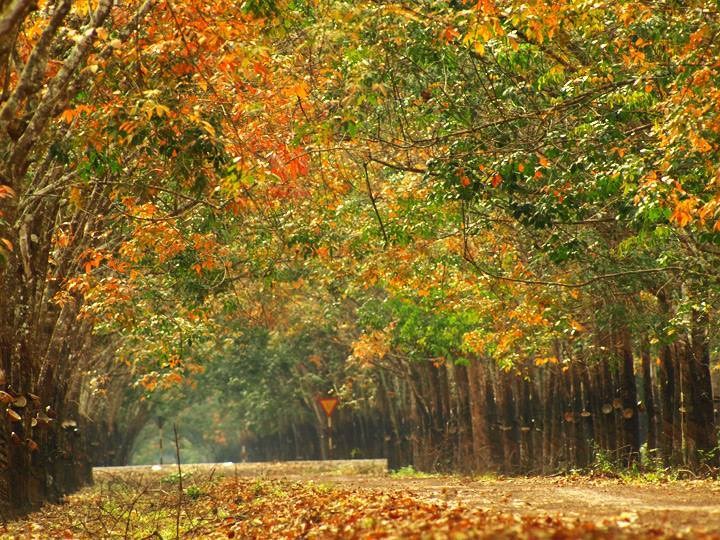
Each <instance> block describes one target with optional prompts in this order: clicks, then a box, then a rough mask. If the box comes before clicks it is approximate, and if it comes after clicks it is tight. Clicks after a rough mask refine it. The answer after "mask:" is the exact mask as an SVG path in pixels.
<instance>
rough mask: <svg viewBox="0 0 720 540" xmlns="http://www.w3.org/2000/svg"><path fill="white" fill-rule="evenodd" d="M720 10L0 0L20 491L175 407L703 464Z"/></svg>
mask: <svg viewBox="0 0 720 540" xmlns="http://www.w3.org/2000/svg"><path fill="white" fill-rule="evenodd" d="M717 10H718V7H717V4H716V3H715V2H710V1H709V0H693V1H689V2H676V1H673V0H667V1H665V0H663V1H653V2H650V1H648V2H644V1H640V0H622V1H619V2H618V1H613V2H610V1H607V2H602V1H600V2H598V1H593V2H590V1H586V0H530V1H520V0H422V1H413V2H409V1H407V2H405V1H402V0H401V1H384V0H355V1H351V0H274V1H273V0H246V1H244V2H237V1H224V0H220V1H217V2H212V3H208V2H200V1H198V0H135V1H124V0H116V1H114V2H113V1H112V0H91V1H89V2H87V1H83V2H79V1H74V0H0V369H1V370H2V371H1V372H0V390H2V392H0V402H2V420H0V510H2V514H3V516H5V515H10V514H13V513H15V512H17V511H20V510H24V509H27V508H29V507H30V506H32V505H35V504H38V503H40V502H42V501H44V500H53V499H57V498H59V497H60V496H61V495H62V494H63V493H65V492H67V491H70V490H73V489H75V488H77V487H79V486H80V485H81V484H83V483H84V482H87V481H88V480H89V479H90V467H91V466H92V465H95V464H124V463H127V462H128V461H130V460H133V459H134V460H136V461H142V460H146V461H154V460H155V459H157V457H158V456H157V451H156V447H155V444H156V443H155V442H154V441H155V440H156V438H157V419H158V417H162V418H165V419H166V422H170V421H173V422H176V423H178V425H179V429H180V432H181V433H182V434H183V438H184V441H185V443H186V446H187V448H190V449H191V450H188V451H189V455H190V456H192V455H193V454H192V452H195V455H194V457H196V458H198V459H199V458H203V459H212V460H217V461H226V460H230V461H238V460H240V459H242V457H243V456H248V457H249V458H250V459H278V458H283V459H294V458H321V457H338V458H344V457H347V458H350V457H388V458H389V460H390V463H391V465H392V467H394V468H398V467H403V466H406V465H412V466H413V467H415V468H417V469H421V470H429V471H432V470H448V471H464V472H476V473H480V472H487V471H498V470H499V471H504V472H507V473H554V472H557V471H568V470H571V469H579V470H590V469H592V468H597V467H599V466H602V467H604V468H627V467H629V468H664V467H677V468H682V469H683V470H690V471H693V473H694V474H714V473H715V472H716V470H717V466H718V465H719V463H718V460H719V459H720V457H719V452H718V433H717V429H716V420H717V418H716V417H717V414H716V411H715V408H716V402H715V401H714V398H713V396H714V395H718V391H719V390H720V389H719V388H718V384H719V378H720V377H718V374H717V366H718V339H717V334H718V332H717V330H718V305H719V303H718V292H720V288H719V284H718V277H720V275H719V274H718V268H720V265H719V264H718V263H719V262H720V260H719V255H720V191H719V189H718V186H720V183H719V182H720V169H718V164H719V163H720V160H719V159H718V158H719V157H720V156H719V155H718V153H719V151H720V146H719V144H720V117H719V116H718V107H717V104H718V101H719V100H720V85H719V84H718V83H719V82H720V71H719V70H720V64H718V60H717V59H718V58H720V54H719V53H720V51H718V46H719V45H718V40H717V39H716V37H717V34H718V32H720V17H718V13H717ZM319 396H332V397H337V398H338V399H339V404H340V405H339V408H338V410H337V411H336V412H335V415H334V425H333V431H332V434H331V433H329V430H328V427H327V421H326V418H325V415H324V413H323V411H322V410H321V408H320V406H319V404H318V401H317V398H318V397H319ZM330 435H332V440H333V442H334V444H333V445H330V443H329V436H330Z"/></svg>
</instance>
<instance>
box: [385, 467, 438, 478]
mask: <svg viewBox="0 0 720 540" xmlns="http://www.w3.org/2000/svg"><path fill="white" fill-rule="evenodd" d="M390 476H392V477H393V478H433V477H434V476H435V475H434V474H431V473H426V472H422V471H416V470H415V468H414V467H413V466H412V465H406V466H405V467H400V468H399V469H396V470H394V471H392V472H391V473H390Z"/></svg>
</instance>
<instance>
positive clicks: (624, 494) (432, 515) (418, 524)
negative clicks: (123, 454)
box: [0, 462, 720, 539]
mask: <svg viewBox="0 0 720 540" xmlns="http://www.w3.org/2000/svg"><path fill="white" fill-rule="evenodd" d="M368 463H370V462H367V463H366V464H365V465H360V466H354V467H351V468H348V467H347V466H338V467H336V468H334V469H333V468H328V466H327V465H325V466H320V467H313V466H310V465H307V464H305V465H297V464H294V465H287V466H283V465H276V466H265V467H262V468H260V469H257V470H255V469H253V468H247V467H242V466H241V467H237V466H235V465H234V464H227V465H218V466H216V467H210V466H205V467H190V466H188V467H183V475H182V491H181V490H180V486H181V484H180V476H179V475H178V473H177V469H176V468H175V469H174V468H173V467H171V466H165V467H164V468H163V469H162V470H160V471H152V470H150V469H149V468H135V469H133V468H127V469H123V468H118V469H106V470H99V471H96V474H95V478H96V482H95V485H94V486H91V487H88V488H85V489H84V490H82V491H80V492H79V493H76V494H74V495H71V496H69V497H67V499H66V501H65V503H64V504H62V505H47V506H45V507H44V508H42V509H41V510H39V511H38V512H35V513H33V514H31V515H30V516H28V517H27V518H26V519H24V520H20V521H14V522H10V523H7V524H5V525H4V526H3V527H2V528H0V538H33V539H35V538H37V539H45V538H94V539H98V538H145V539H151V538H155V539H161V538H162V539H169V538H176V537H177V536H178V534H179V536H180V537H182V538H258V539H272V538H293V539H296V538H323V539H330V538H358V539H359V538H363V539H375V538H429V539H430V538H432V539H434V538H457V539H461V538H558V539H560V538H593V539H599V538H718V539H720V482H718V481H716V480H692V481H661V480H659V479H656V480H655V481H654V482H650V481H648V480H647V479H636V480H633V479H627V478H625V479H609V478H589V477H582V476H561V477H531V478H504V477H479V478H472V477H461V476H439V475H438V476H423V475H417V474H414V473H412V472H407V471H406V474H396V475H388V474H386V473H381V472H379V471H378V470H377V467H375V466H374V465H372V464H371V463H370V464H369V465H368ZM181 493H182V496H181Z"/></svg>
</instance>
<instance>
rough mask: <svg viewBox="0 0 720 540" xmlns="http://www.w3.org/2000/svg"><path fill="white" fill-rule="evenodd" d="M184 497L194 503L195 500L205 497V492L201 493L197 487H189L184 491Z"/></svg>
mask: <svg viewBox="0 0 720 540" xmlns="http://www.w3.org/2000/svg"><path fill="white" fill-rule="evenodd" d="M185 495H187V496H188V497H189V498H190V499H192V500H193V501H196V500H197V499H199V498H200V497H202V496H203V495H205V491H203V490H202V489H201V488H199V487H198V486H190V487H189V488H187V489H186V490H185Z"/></svg>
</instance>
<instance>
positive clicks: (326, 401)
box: [317, 396, 338, 459]
mask: <svg viewBox="0 0 720 540" xmlns="http://www.w3.org/2000/svg"><path fill="white" fill-rule="evenodd" d="M317 402H318V405H320V408H321V409H322V410H323V411H324V412H325V416H326V418H327V438H328V459H332V458H333V432H332V430H333V424H332V414H333V411H334V410H335V408H336V407H337V405H338V398H336V397H322V396H321V397H318V398H317Z"/></svg>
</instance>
